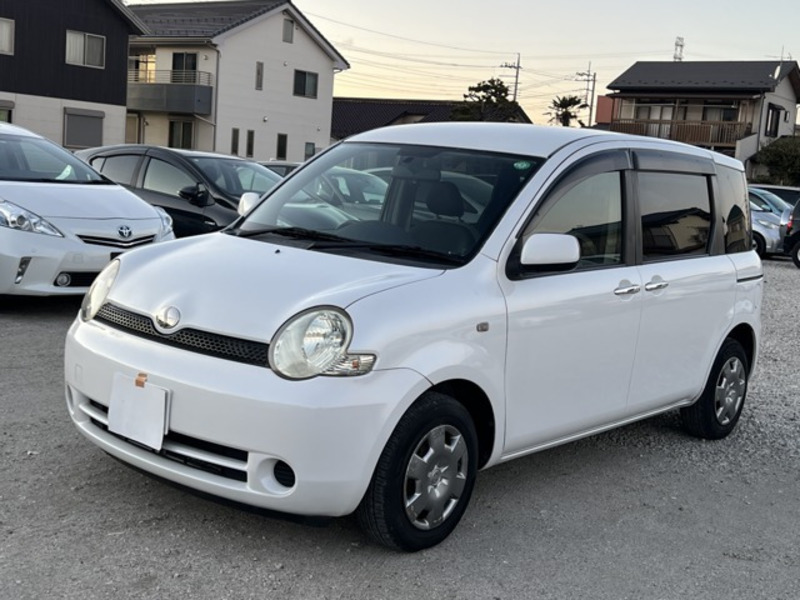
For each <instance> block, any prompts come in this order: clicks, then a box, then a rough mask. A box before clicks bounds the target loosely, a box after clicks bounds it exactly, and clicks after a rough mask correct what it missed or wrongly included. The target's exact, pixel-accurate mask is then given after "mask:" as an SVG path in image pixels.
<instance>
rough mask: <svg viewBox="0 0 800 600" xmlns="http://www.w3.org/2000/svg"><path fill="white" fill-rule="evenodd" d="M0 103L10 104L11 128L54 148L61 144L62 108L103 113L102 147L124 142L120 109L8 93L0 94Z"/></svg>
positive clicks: (123, 117) (62, 134)
mask: <svg viewBox="0 0 800 600" xmlns="http://www.w3.org/2000/svg"><path fill="white" fill-rule="evenodd" d="M0 100H10V101H11V102H13V103H14V108H13V109H12V113H11V121H12V123H14V125H19V126H20V127H24V128H25V129H29V130H31V131H33V132H34V133H38V134H39V135H43V136H44V137H46V138H49V139H51V140H53V141H54V142H56V143H57V144H62V145H63V144H64V109H65V108H79V109H84V110H96V111H102V112H103V113H105V117H104V118H103V144H104V145H105V144H121V143H123V142H124V141H125V113H126V111H125V107H124V106H116V105H113V104H98V103H96V102H80V101H77V100H64V99H62V98H47V97H44V96H29V95H26V94H12V93H8V92H0Z"/></svg>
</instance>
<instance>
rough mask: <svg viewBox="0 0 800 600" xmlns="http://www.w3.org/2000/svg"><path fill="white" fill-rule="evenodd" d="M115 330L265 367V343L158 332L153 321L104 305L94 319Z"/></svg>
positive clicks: (197, 333)
mask: <svg viewBox="0 0 800 600" xmlns="http://www.w3.org/2000/svg"><path fill="white" fill-rule="evenodd" d="M95 319H96V320H98V321H100V322H102V323H105V324H106V325H109V326H111V327H114V328H115V329H120V330H122V331H126V332H128V333H130V334H132V335H136V336H139V337H143V338H147V339H149V340H153V341H155V342H159V343H161V344H166V345H168V346H174V347H176V348H181V349H183V350H189V351H190V352H197V353H198V354H205V355H208V356H215V357H217V358H224V359H226V360H233V361H236V362H240V363H245V364H248V365H256V366H259V367H266V368H269V344H265V343H262V342H253V341H250V340H242V339H239V338H234V337H229V336H226V335H219V334H217V333H209V332H207V331H200V330H198V329H191V328H186V329H180V330H178V331H176V332H175V333H161V332H160V331H158V330H157V329H156V327H155V325H154V324H153V320H152V319H151V318H150V317H148V316H145V315H140V314H138V313H135V312H131V311H129V310H125V309H123V308H120V307H118V306H115V305H113V304H104V305H103V306H102V308H100V310H99V311H98V313H97V316H96V317H95Z"/></svg>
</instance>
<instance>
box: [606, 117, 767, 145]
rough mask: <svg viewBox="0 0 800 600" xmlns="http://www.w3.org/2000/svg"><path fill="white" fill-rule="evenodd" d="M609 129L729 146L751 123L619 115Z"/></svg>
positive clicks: (744, 134) (746, 133)
mask: <svg viewBox="0 0 800 600" xmlns="http://www.w3.org/2000/svg"><path fill="white" fill-rule="evenodd" d="M611 131H619V132H621V133H632V134H635V135H646V136H649V137H657V138H663V139H666V140H675V141H677V142H685V143H687V144H693V145H695V146H715V147H717V146H730V147H735V146H736V142H737V141H739V140H741V139H743V138H746V137H747V136H749V135H750V134H751V133H752V124H751V123H744V122H739V121H658V120H647V119H618V120H616V121H612V123H611Z"/></svg>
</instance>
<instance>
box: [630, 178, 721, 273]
mask: <svg viewBox="0 0 800 600" xmlns="http://www.w3.org/2000/svg"><path fill="white" fill-rule="evenodd" d="M638 179H639V205H640V207H641V214H642V259H643V260H644V261H645V262H647V261H654V260H663V259H668V258H673V257H679V256H686V255H703V254H706V253H707V247H708V241H709V238H710V233H711V201H710V197H709V193H708V180H707V178H706V177H704V176H702V175H683V174H677V173H646V172H643V173H639V176H638Z"/></svg>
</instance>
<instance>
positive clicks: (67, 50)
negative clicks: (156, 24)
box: [0, 0, 145, 148]
mask: <svg viewBox="0 0 800 600" xmlns="http://www.w3.org/2000/svg"><path fill="white" fill-rule="evenodd" d="M144 31H145V28H144V25H143V24H142V23H141V21H140V20H139V19H138V18H137V17H136V16H135V15H134V14H133V13H132V12H130V11H129V10H128V9H127V8H126V7H125V6H124V5H123V4H122V2H121V0H58V1H57V2H56V1H51V2H45V1H44V0H35V1H28V2H22V1H21V0H0V120H2V121H11V122H14V123H16V124H17V125H20V126H22V127H25V128H27V129H31V130H33V131H35V132H36V133H39V134H40V135H44V136H45V137H48V138H50V139H52V140H53V141H55V142H58V143H60V144H63V145H64V146H67V147H68V148H86V147H89V146H97V145H100V144H113V143H120V142H122V141H123V140H124V139H125V130H124V125H125V113H126V83H125V81H126V79H125V70H126V66H127V57H128V38H129V36H130V35H132V34H136V35H140V34H142V33H144Z"/></svg>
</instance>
